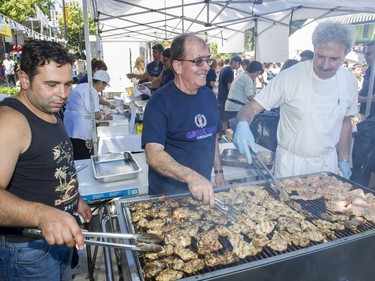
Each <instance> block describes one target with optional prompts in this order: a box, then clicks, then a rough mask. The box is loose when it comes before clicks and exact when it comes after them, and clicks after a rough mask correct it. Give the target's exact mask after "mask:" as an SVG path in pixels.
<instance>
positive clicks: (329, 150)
mask: <svg viewBox="0 0 375 281" xmlns="http://www.w3.org/2000/svg"><path fill="white" fill-rule="evenodd" d="M354 40H355V31H354V28H353V27H351V26H349V25H344V24H340V23H320V24H319V25H318V26H317V27H316V29H315V30H314V32H313V35H312V43H313V46H314V58H313V60H312V61H305V62H301V63H298V64H296V65H294V66H293V67H291V68H288V69H286V70H284V71H282V72H280V73H279V74H278V75H277V76H276V77H275V78H273V79H272V80H271V83H270V84H269V85H268V86H266V87H265V88H264V89H263V90H262V91H261V92H260V93H259V94H258V95H256V96H255V98H254V99H253V100H252V101H251V102H250V103H248V104H247V105H245V106H244V107H243V108H241V110H240V111H239V113H238V115H237V120H238V124H237V126H236V131H235V133H234V136H233V142H234V143H235V145H236V146H237V147H238V149H239V151H240V153H243V154H246V156H247V159H248V162H249V163H251V161H252V159H251V156H250V150H249V147H250V148H251V149H252V150H253V151H254V152H255V148H254V146H255V144H254V136H253V134H252V133H251V131H250V129H249V123H251V122H252V120H253V119H254V116H255V115H257V114H258V113H260V112H262V111H263V110H264V109H266V110H270V109H272V108H274V107H280V122H279V126H278V130H277V141H278V146H277V150H276V159H275V176H276V177H289V176H295V175H301V174H309V173H317V172H322V171H330V172H333V173H337V172H338V165H339V167H340V170H341V172H342V173H343V176H344V177H345V178H350V176H351V170H350V165H349V157H350V148H351V141H352V124H351V116H352V115H354V114H356V113H357V94H356V93H357V81H356V78H355V77H354V75H353V74H352V73H351V72H350V71H348V70H347V69H345V68H343V67H341V64H342V62H343V61H344V58H345V56H346V55H347V54H348V53H349V52H350V50H351V48H352V46H353V44H354ZM336 148H337V150H336Z"/></svg>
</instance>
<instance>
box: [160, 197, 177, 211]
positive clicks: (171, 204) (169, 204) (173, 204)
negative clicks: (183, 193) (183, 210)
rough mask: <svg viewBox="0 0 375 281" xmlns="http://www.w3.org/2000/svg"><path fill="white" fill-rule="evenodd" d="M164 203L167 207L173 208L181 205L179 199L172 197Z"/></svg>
mask: <svg viewBox="0 0 375 281" xmlns="http://www.w3.org/2000/svg"><path fill="white" fill-rule="evenodd" d="M163 205H164V206H166V207H169V208H172V209H175V208H178V207H180V203H178V201H177V200H175V199H172V198H170V199H165V200H164V202H163Z"/></svg>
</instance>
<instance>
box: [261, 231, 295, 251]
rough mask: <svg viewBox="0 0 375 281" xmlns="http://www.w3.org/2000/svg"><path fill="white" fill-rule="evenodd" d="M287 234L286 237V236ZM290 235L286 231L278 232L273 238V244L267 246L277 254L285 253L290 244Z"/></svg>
mask: <svg viewBox="0 0 375 281" xmlns="http://www.w3.org/2000/svg"><path fill="white" fill-rule="evenodd" d="M285 234H286V235H285ZM290 242H291V241H290V239H289V234H287V233H286V232H285V231H281V232H277V231H275V234H274V235H273V236H272V239H271V242H270V243H269V244H268V245H267V246H268V247H270V248H271V249H272V250H274V251H277V252H282V251H285V250H286V249H287V248H288V244H290Z"/></svg>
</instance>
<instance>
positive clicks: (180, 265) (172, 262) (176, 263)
mask: <svg viewBox="0 0 375 281" xmlns="http://www.w3.org/2000/svg"><path fill="white" fill-rule="evenodd" d="M163 261H164V262H165V264H166V265H167V267H168V268H172V269H176V270H183V269H184V267H185V263H184V261H183V260H182V259H179V258H176V257H173V256H168V257H165V258H164V259H163Z"/></svg>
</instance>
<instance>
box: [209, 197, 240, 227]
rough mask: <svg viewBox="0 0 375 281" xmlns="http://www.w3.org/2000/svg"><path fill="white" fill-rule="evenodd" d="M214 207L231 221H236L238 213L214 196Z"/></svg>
mask: <svg viewBox="0 0 375 281" xmlns="http://www.w3.org/2000/svg"><path fill="white" fill-rule="evenodd" d="M215 208H216V209H218V210H219V211H220V212H222V213H223V214H224V215H225V216H226V217H227V218H228V220H229V221H230V222H231V223H235V222H238V217H239V215H240V214H239V213H238V212H237V210H236V209H234V208H233V207H232V206H230V205H228V204H226V203H224V202H223V201H222V200H220V199H218V198H216V197H215Z"/></svg>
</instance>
